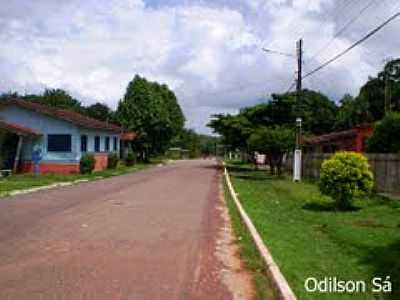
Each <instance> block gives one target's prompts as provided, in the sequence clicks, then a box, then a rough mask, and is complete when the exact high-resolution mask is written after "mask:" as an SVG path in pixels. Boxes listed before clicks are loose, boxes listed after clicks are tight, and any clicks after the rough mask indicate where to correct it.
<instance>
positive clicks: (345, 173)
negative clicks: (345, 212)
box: [319, 152, 373, 209]
mask: <svg viewBox="0 0 400 300" xmlns="http://www.w3.org/2000/svg"><path fill="white" fill-rule="evenodd" d="M372 187H373V174H372V172H371V170H370V166H369V164H368V160H367V158H366V157H365V156H364V155H362V154H359V153H355V152H338V153H336V154H335V155H334V156H333V157H332V158H330V159H327V160H325V161H324V162H323V163H322V167H321V175H320V182H319V188H320V190H321V192H322V193H323V194H324V195H327V196H330V197H331V198H332V199H334V200H335V201H336V206H337V208H338V209H346V208H349V207H350V206H351V201H352V199H353V198H354V197H357V196H362V195H365V194H368V193H370V192H371V190H372Z"/></svg>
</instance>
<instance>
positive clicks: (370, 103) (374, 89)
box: [335, 59, 400, 129]
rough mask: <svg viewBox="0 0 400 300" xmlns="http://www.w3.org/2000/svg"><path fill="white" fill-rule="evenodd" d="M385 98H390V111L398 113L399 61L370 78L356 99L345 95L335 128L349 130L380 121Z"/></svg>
mask: <svg viewBox="0 0 400 300" xmlns="http://www.w3.org/2000/svg"><path fill="white" fill-rule="evenodd" d="M386 97H388V99H389V98H390V102H391V105H390V110H391V111H400V59H394V60H391V61H389V62H388V63H387V64H386V65H385V66H384V68H383V70H382V71H381V72H379V73H378V75H377V77H370V78H369V79H368V81H367V82H366V83H365V84H364V85H363V86H362V87H361V89H360V92H359V94H358V96H357V97H355V98H352V97H351V96H348V95H346V96H345V97H344V98H343V99H342V100H341V101H340V103H341V105H340V107H339V112H338V118H337V121H336V124H335V128H336V129H349V128H352V127H354V126H356V125H358V124H362V123H373V122H376V121H379V120H381V119H382V118H383V117H384V115H385V113H386V111H385V98H386ZM388 108H389V107H388Z"/></svg>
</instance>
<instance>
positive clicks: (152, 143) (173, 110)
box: [116, 75, 185, 160]
mask: <svg viewBox="0 0 400 300" xmlns="http://www.w3.org/2000/svg"><path fill="white" fill-rule="evenodd" d="M116 116H117V120H118V121H119V123H120V124H122V125H123V126H124V127H125V128H127V129H129V130H133V131H135V132H136V133H137V139H136V140H135V141H134V147H135V150H136V151H138V152H139V153H140V154H141V157H142V159H144V160H147V159H148V156H149V155H156V154H161V153H164V152H165V150H166V149H167V148H168V146H169V145H170V144H171V141H172V140H173V138H174V137H175V136H176V135H178V134H179V131H181V130H182V129H183V123H184V120H185V118H184V116H183V113H182V110H181V109H180V107H179V104H178V102H177V100H176V97H175V95H174V93H173V92H172V91H170V90H169V89H168V87H167V86H165V85H164V86H163V85H160V84H158V83H154V82H149V81H147V80H146V79H145V78H142V77H140V76H138V75H136V76H135V77H134V79H133V80H132V81H131V82H130V83H129V84H128V87H127V90H126V93H125V96H124V98H123V99H122V100H121V101H120V102H119V104H118V109H117V113H116Z"/></svg>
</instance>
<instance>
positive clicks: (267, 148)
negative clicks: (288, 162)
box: [248, 126, 295, 174]
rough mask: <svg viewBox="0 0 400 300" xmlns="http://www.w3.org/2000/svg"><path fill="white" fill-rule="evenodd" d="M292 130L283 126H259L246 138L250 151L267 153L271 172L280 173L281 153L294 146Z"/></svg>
mask: <svg viewBox="0 0 400 300" xmlns="http://www.w3.org/2000/svg"><path fill="white" fill-rule="evenodd" d="M294 141H295V135H294V132H293V130H291V129H288V128H284V127H278V126H277V127H274V128H268V127H261V128H258V129H256V130H255V131H254V133H253V134H252V135H251V136H250V138H249V140H248V144H249V147H250V149H251V150H252V151H256V152H260V153H263V154H266V155H267V158H268V160H269V165H270V168H271V173H272V174H275V173H276V172H277V173H278V174H281V170H282V160H283V155H284V154H285V153H288V152H289V151H290V150H292V149H293V148H294Z"/></svg>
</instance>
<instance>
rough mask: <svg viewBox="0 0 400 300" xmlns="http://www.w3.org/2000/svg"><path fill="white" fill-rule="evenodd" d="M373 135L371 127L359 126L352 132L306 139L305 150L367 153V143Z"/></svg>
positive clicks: (346, 131)
mask: <svg viewBox="0 0 400 300" xmlns="http://www.w3.org/2000/svg"><path fill="white" fill-rule="evenodd" d="M372 133H373V128H372V126H371V125H369V124H363V125H358V126H356V127H354V128H352V129H350V130H345V131H336V132H332V133H328V134H324V135H320V136H316V137H312V138H310V139H305V141H304V149H305V152H308V153H333V152H336V151H354V152H365V148H366V141H367V139H368V138H369V137H370V136H371V135H372Z"/></svg>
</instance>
